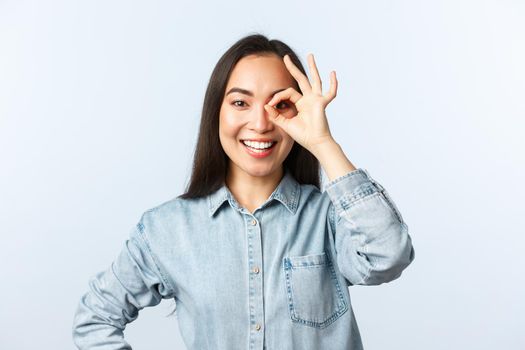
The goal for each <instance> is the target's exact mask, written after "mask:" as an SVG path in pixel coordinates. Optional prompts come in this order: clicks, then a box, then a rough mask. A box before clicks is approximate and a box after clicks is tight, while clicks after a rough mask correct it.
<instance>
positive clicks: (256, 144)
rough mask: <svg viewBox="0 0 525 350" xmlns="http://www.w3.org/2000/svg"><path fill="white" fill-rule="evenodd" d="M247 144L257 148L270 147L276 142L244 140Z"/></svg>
mask: <svg viewBox="0 0 525 350" xmlns="http://www.w3.org/2000/svg"><path fill="white" fill-rule="evenodd" d="M242 142H243V143H244V144H245V145H246V146H249V147H251V148H257V149H265V148H270V147H271V146H272V145H273V144H274V143H275V142H254V141H247V140H245V141H242Z"/></svg>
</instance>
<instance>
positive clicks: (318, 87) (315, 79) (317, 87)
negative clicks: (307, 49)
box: [308, 53, 323, 95]
mask: <svg viewBox="0 0 525 350" xmlns="http://www.w3.org/2000/svg"><path fill="white" fill-rule="evenodd" d="M308 71H309V72H310V79H311V80H312V90H314V91H315V92H317V93H319V94H321V95H322V94H323V83H322V82H321V77H320V76H319V71H318V70H317V65H316V64H315V58H314V55H313V54H312V53H311V54H309V55H308Z"/></svg>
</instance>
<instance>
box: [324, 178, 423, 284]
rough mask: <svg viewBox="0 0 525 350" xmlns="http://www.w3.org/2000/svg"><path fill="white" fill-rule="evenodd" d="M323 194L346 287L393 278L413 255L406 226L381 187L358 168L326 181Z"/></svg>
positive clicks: (409, 261)
mask: <svg viewBox="0 0 525 350" xmlns="http://www.w3.org/2000/svg"><path fill="white" fill-rule="evenodd" d="M325 191H326V192H327V194H328V196H329V198H330V200H331V204H330V208H329V213H328V216H329V222H330V227H331V231H332V234H333V235H334V241H335V250H336V255H337V264H338V266H339V269H340V271H341V273H342V274H343V276H344V277H345V278H346V279H347V281H348V284H349V285H355V284H359V285H378V284H381V283H385V282H390V281H392V280H394V279H396V278H398V277H399V276H400V275H401V273H402V271H403V270H404V269H405V268H406V267H407V266H408V265H409V264H410V263H411V262H412V261H413V260H414V257H415V252H414V248H413V246H412V240H411V238H410V235H409V234H408V226H407V225H406V223H405V222H404V220H403V217H402V216H401V213H400V212H399V210H398V208H397V206H396V205H395V203H394V202H393V200H392V198H391V197H390V195H389V194H388V192H387V191H386V190H385V188H384V187H383V186H381V185H380V184H379V183H378V182H377V181H375V180H374V179H372V177H371V176H370V174H369V173H368V171H366V170H365V169H362V168H358V169H356V170H353V171H351V172H349V173H347V174H345V175H343V176H340V177H339V178H336V179H334V180H332V181H330V182H329V183H328V184H327V185H326V190H325Z"/></svg>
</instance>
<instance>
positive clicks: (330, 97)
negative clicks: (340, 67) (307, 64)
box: [325, 71, 337, 102]
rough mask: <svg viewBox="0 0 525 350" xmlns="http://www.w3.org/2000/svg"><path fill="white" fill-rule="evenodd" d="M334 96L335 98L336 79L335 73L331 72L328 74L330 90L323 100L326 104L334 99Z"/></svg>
mask: <svg viewBox="0 0 525 350" xmlns="http://www.w3.org/2000/svg"><path fill="white" fill-rule="evenodd" d="M335 96H337V77H336V75H335V71H332V72H331V73H330V90H328V93H327V94H326V96H325V98H326V100H327V102H330V101H332V100H333V99H334V98H335Z"/></svg>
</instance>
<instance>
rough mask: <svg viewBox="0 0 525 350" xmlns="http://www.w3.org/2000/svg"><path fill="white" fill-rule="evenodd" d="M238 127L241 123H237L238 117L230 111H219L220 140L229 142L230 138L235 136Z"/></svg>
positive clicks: (239, 127)
mask: <svg viewBox="0 0 525 350" xmlns="http://www.w3.org/2000/svg"><path fill="white" fill-rule="evenodd" d="M240 129H241V125H240V124H239V122H238V118H236V117H235V115H233V114H232V113H227V112H226V113H224V112H221V115H220V117H219V134H220V137H221V141H225V142H231V141H232V140H231V138H236V137H237V135H238V133H239V131H240ZM223 139H224V140H223ZM228 139H230V140H228ZM233 141H235V140H233Z"/></svg>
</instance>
